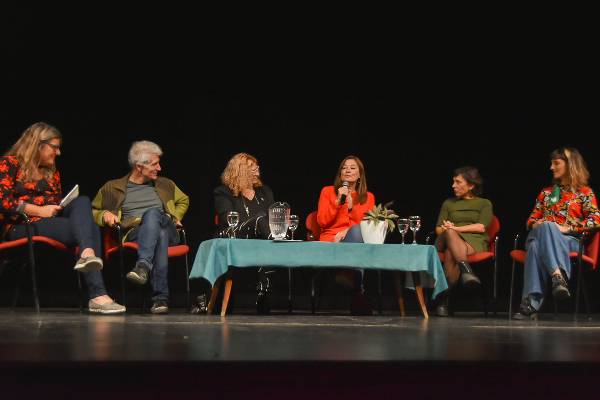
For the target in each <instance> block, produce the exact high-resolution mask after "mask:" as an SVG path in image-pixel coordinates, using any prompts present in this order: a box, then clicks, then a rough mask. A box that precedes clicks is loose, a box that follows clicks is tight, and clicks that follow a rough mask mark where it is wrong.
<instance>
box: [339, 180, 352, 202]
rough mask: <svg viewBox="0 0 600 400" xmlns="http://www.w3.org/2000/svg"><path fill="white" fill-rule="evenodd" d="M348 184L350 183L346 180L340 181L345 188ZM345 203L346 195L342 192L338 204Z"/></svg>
mask: <svg viewBox="0 0 600 400" xmlns="http://www.w3.org/2000/svg"><path fill="white" fill-rule="evenodd" d="M349 185H350V184H349V183H348V181H344V182H343V183H342V186H343V187H346V188H347V187H348V186H349ZM345 203H346V195H345V194H343V195H342V197H340V206H341V205H344V204H345Z"/></svg>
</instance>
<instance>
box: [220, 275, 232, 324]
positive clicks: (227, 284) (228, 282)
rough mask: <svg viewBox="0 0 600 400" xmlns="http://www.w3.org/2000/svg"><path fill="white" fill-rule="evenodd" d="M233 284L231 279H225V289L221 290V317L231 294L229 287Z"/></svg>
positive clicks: (225, 310)
mask: <svg viewBox="0 0 600 400" xmlns="http://www.w3.org/2000/svg"><path fill="white" fill-rule="evenodd" d="M232 286H233V279H231V277H229V278H227V280H226V281H225V291H224V292H223V303H222V305H221V317H224V316H225V314H227V306H228V305H229V297H230V296H231V287H232Z"/></svg>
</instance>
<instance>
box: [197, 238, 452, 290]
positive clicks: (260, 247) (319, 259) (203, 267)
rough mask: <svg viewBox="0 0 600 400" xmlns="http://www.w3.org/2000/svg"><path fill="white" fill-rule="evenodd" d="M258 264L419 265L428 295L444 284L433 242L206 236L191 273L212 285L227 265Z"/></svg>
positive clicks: (399, 267)
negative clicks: (307, 240) (402, 242)
mask: <svg viewBox="0 0 600 400" xmlns="http://www.w3.org/2000/svg"><path fill="white" fill-rule="evenodd" d="M257 266H261V267H317V268H318V267H328V268H329V267H340V268H348V267H351V268H365V269H382V270H396V271H414V272H418V271H421V272H424V273H422V274H420V275H421V277H422V285H423V286H425V287H428V286H429V287H433V288H434V290H433V297H435V296H437V294H438V293H441V292H442V291H444V290H446V289H447V288H448V284H447V283H446V278H445V276H444V270H443V268H442V264H441V263H440V259H439V257H438V254H437V251H436V249H435V247H433V246H426V245H408V244H366V243H329V242H274V241H271V240H253V239H211V240H207V241H204V242H202V243H201V244H200V248H199V249H198V253H197V254H196V259H195V260H194V266H193V267H192V271H191V273H190V278H205V279H206V280H208V281H209V282H210V283H211V285H212V284H214V283H215V281H216V280H217V279H218V278H219V277H220V276H221V275H223V274H224V273H226V272H227V270H228V269H229V267H257ZM410 275H411V274H408V278H409V279H410Z"/></svg>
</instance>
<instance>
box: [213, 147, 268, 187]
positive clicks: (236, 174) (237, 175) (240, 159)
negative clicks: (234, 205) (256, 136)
mask: <svg viewBox="0 0 600 400" xmlns="http://www.w3.org/2000/svg"><path fill="white" fill-rule="evenodd" d="M251 162H253V163H254V164H256V165H257V166H258V160H257V159H256V157H254V156H252V155H250V154H248V153H238V154H236V155H234V156H233V157H231V159H230V160H229V161H228V162H227V165H226V166H225V170H223V173H222V174H221V182H223V184H224V185H226V186H227V187H228V188H229V189H231V191H232V192H233V195H234V196H238V195H239V194H240V192H241V191H242V190H244V189H247V188H251V187H259V186H262V182H261V180H260V178H258V182H256V183H253V181H252V180H253V176H252V174H251V171H250V168H249V167H248V164H249V163H251Z"/></svg>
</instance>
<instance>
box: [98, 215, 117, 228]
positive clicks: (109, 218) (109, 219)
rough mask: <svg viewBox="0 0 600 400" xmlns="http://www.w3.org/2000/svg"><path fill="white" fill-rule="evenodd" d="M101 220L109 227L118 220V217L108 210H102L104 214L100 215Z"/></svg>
mask: <svg viewBox="0 0 600 400" xmlns="http://www.w3.org/2000/svg"><path fill="white" fill-rule="evenodd" d="M102 220H103V221H104V224H105V225H108V226H110V227H111V228H112V227H113V226H115V225H116V224H117V223H118V222H119V218H118V217H117V216H116V215H115V214H113V213H111V212H110V211H106V212H104V214H103V215H102Z"/></svg>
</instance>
